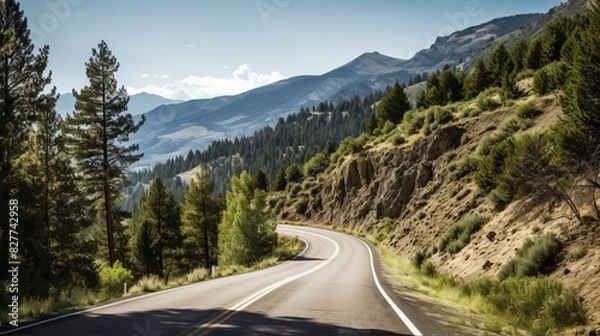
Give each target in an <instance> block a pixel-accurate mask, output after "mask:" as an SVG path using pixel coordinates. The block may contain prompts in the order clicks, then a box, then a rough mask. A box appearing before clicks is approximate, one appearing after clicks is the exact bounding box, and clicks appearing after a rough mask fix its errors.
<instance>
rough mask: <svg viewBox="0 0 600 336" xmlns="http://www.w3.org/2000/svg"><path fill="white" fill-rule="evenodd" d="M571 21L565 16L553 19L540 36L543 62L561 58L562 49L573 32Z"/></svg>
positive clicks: (544, 63)
mask: <svg viewBox="0 0 600 336" xmlns="http://www.w3.org/2000/svg"><path fill="white" fill-rule="evenodd" d="M570 26H571V22H570V20H568V19H566V18H565V17H564V16H559V17H557V18H555V19H554V20H552V21H551V22H550V23H549V24H548V25H547V26H546V28H545V29H544V32H543V33H542V35H541V36H540V40H541V42H542V64H541V66H542V67H543V66H544V65H547V64H550V63H552V62H555V61H558V60H560V51H561V49H562V47H563V45H564V44H565V42H566V41H567V37H568V36H569V34H570V33H571V27H570Z"/></svg>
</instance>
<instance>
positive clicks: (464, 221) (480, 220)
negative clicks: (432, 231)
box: [438, 215, 487, 254]
mask: <svg viewBox="0 0 600 336" xmlns="http://www.w3.org/2000/svg"><path fill="white" fill-rule="evenodd" d="M485 223H487V218H484V217H481V216H474V215H468V216H465V217H463V218H461V219H460V220H459V221H458V222H456V223H455V224H454V225H452V226H451V227H450V229H448V231H446V233H444V235H442V237H441V238H440V242H439V243H438V248H439V250H440V251H442V250H443V251H446V252H448V253H450V254H456V253H458V252H460V250H462V249H463V248H464V247H465V246H467V244H469V242H470V241H471V235H472V234H473V233H475V232H477V231H479V229H481V227H482V226H483V225H484V224H485Z"/></svg>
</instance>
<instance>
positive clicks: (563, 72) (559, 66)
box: [533, 61, 568, 96]
mask: <svg viewBox="0 0 600 336" xmlns="http://www.w3.org/2000/svg"><path fill="white" fill-rule="evenodd" d="M567 73H568V67H567V65H566V63H565V62H563V61H558V62H553V63H550V64H548V65H546V66H545V67H543V68H541V69H540V70H538V71H537V72H536V74H535V76H534V77H533V91H534V92H535V93H536V94H537V95H539V96H543V95H545V94H547V93H549V92H551V91H554V90H559V89H561V88H562V87H563V86H564V85H565V83H566V80H567Z"/></svg>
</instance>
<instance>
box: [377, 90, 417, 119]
mask: <svg viewBox="0 0 600 336" xmlns="http://www.w3.org/2000/svg"><path fill="white" fill-rule="evenodd" d="M409 110H410V103H409V102H408V98H407V97H406V94H405V93H404V89H403V88H402V86H400V84H399V83H398V82H396V83H395V84H394V86H392V89H391V90H390V91H389V92H388V93H387V94H386V95H385V96H383V98H382V99H381V101H380V102H379V105H378V106H377V110H376V112H375V114H376V118H377V127H378V128H381V127H382V126H383V124H385V122H386V121H391V122H392V123H394V124H396V125H397V124H399V123H401V122H402V118H403V116H404V113H406V111H409Z"/></svg>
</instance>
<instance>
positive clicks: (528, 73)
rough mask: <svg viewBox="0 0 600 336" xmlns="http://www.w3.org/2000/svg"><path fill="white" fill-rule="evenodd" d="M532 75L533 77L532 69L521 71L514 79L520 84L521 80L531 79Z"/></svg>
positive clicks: (533, 71)
mask: <svg viewBox="0 0 600 336" xmlns="http://www.w3.org/2000/svg"><path fill="white" fill-rule="evenodd" d="M534 75H535V70H532V69H526V70H523V71H521V72H519V73H518V74H517V76H516V77H515V82H520V81H522V80H523V79H526V78H531V77H533V76H534Z"/></svg>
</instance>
